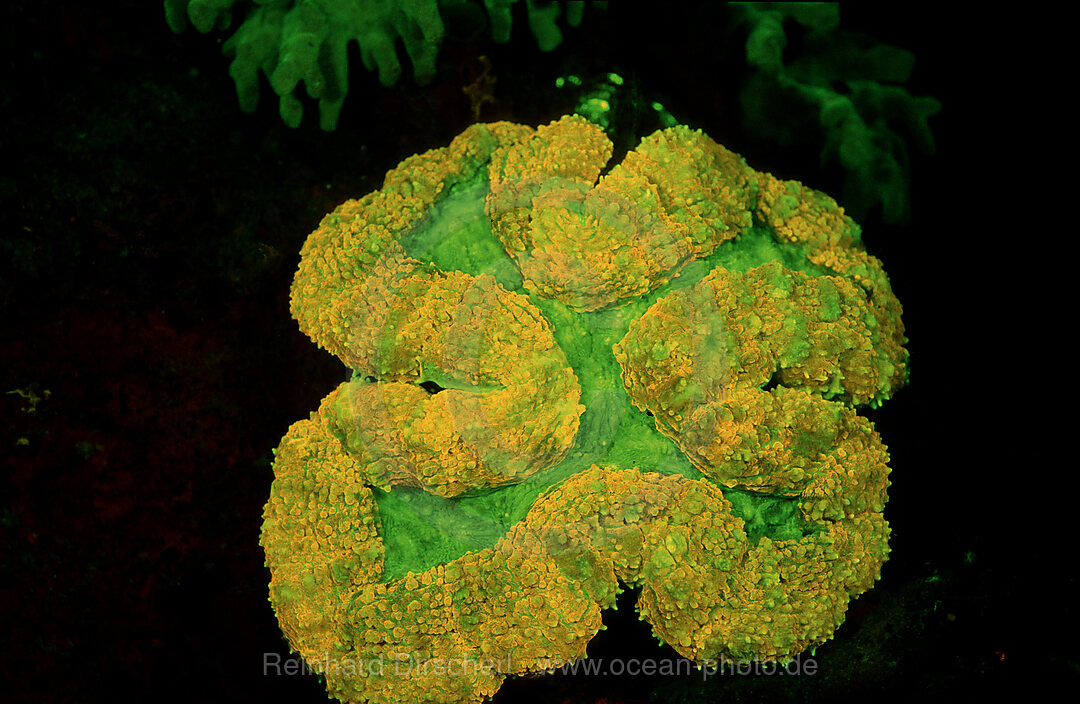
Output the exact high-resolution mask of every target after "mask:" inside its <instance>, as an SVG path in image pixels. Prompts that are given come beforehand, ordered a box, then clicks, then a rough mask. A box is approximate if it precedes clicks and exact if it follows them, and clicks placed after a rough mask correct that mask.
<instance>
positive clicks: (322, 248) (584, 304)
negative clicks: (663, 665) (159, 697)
mask: <svg viewBox="0 0 1080 704" xmlns="http://www.w3.org/2000/svg"><path fill="white" fill-rule="evenodd" d="M268 6H269V4H268ZM611 157H612V144H611V142H610V141H609V140H608V139H607V137H606V136H605V135H604V133H603V132H602V131H601V130H600V129H599V128H598V127H597V126H595V125H593V124H592V123H589V122H587V121H586V120H584V119H583V118H580V117H576V116H574V117H564V118H562V119H560V120H558V121H556V122H553V123H551V124H549V125H546V126H541V127H539V128H536V129H534V128H532V127H528V126H523V125H517V124H511V123H505V122H503V123H492V124H477V125H473V126H472V127H470V128H468V129H467V130H465V132H463V133H462V134H461V135H459V136H458V137H457V138H455V139H454V140H453V141H452V142H451V143H450V145H449V146H447V147H444V148H441V149H434V150H432V151H429V152H427V153H425V154H419V155H416V156H412V157H409V158H408V159H406V160H404V161H403V162H402V163H401V164H400V165H398V167H397V168H395V169H394V170H392V171H391V172H389V173H388V174H387V175H386V179H385V181H384V184H383V186H382V188H381V189H379V190H377V191H375V192H373V193H369V194H367V195H365V196H364V197H362V198H360V199H358V200H350V201H347V202H345V203H343V204H342V205H340V206H339V207H338V208H336V209H335V210H334V211H333V212H332V213H330V214H329V215H327V216H326V217H325V218H324V219H323V221H322V223H321V224H320V225H319V227H318V229H317V230H315V232H313V233H312V234H311V235H310V236H309V238H308V239H307V241H306V243H305V244H304V247H303V249H302V252H301V262H300V267H299V270H298V271H297V274H296V278H295V280H294V282H293V288H292V298H291V303H292V313H293V315H294V317H295V318H296V319H297V320H298V321H299V324H300V327H301V329H302V330H303V331H304V332H305V333H306V334H307V335H308V336H310V337H311V339H312V340H313V341H315V342H316V343H317V344H318V345H319V346H320V347H322V348H325V349H326V350H327V351H329V352H330V353H332V354H334V355H336V356H337V357H338V358H340V359H341V361H342V362H343V363H344V364H345V365H346V366H347V367H349V368H350V369H351V370H352V378H351V380H349V381H347V382H345V383H343V384H341V385H340V386H339V387H338V388H336V389H334V390H333V391H331V392H330V393H329V395H328V396H326V398H325V399H324V400H323V402H322V404H321V406H320V407H319V408H318V410H317V411H315V412H314V413H312V414H311V416H310V417H309V418H308V419H307V420H302V421H300V422H297V423H295V424H294V425H292V427H290V428H289V430H288V433H287V434H286V435H285V437H284V438H283V439H282V441H281V444H280V445H279V447H278V448H277V450H276V452H275V460H274V474H275V479H274V482H273V485H272V487H271V491H270V498H269V501H268V502H267V504H266V508H265V512H264V524H263V528H262V540H261V542H262V545H263V547H264V549H265V552H266V563H267V566H268V567H269V569H270V573H271V583H270V601H271V603H272V604H273V607H274V609H275V611H276V613H277V617H278V621H279V623H280V625H281V628H282V631H283V632H284V634H285V636H286V637H287V638H288V641H289V643H290V645H291V646H292V647H293V648H294V649H295V650H296V651H298V652H299V653H300V654H301V655H302V656H303V658H304V659H305V660H306V661H307V662H308V663H309V664H310V665H311V666H312V667H313V668H314V669H315V670H317V671H319V672H321V673H322V674H323V675H324V676H325V681H326V686H327V689H328V691H329V693H330V695H331V696H333V697H336V698H337V699H340V700H341V701H344V702H380V703H385V704H390V703H404V702H421V701H431V702H479V701H482V700H483V699H484V698H485V697H487V696H490V695H492V694H494V693H495V692H496V691H497V690H498V689H499V686H500V684H501V683H502V681H503V680H504V679H505V678H506V677H507V676H509V675H523V674H536V673H541V672H543V671H545V670H548V669H550V668H551V667H552V666H553V665H559V664H563V663H569V662H573V661H576V660H578V659H581V658H584V657H586V655H587V645H588V643H589V641H590V639H591V638H592V637H593V636H594V635H595V634H596V633H597V632H598V631H599V630H600V629H601V628H603V624H602V621H601V612H602V611H603V610H604V609H607V608H611V607H613V606H614V605H615V600H616V595H617V594H618V592H619V590H620V582H621V583H622V584H624V585H629V586H632V587H638V588H640V597H639V599H638V602H637V611H638V613H639V615H640V617H641V618H642V619H644V620H645V621H647V622H648V623H649V624H650V625H651V626H652V629H653V632H654V633H655V634H656V636H657V637H658V638H659V639H660V640H662V641H663V642H666V643H669V644H670V645H671V647H673V648H674V649H675V651H676V652H678V653H679V654H680V655H681V656H683V657H685V658H687V659H689V660H691V661H693V662H695V663H698V664H705V663H708V662H715V661H716V660H717V659H719V658H733V659H744V658H745V659H756V660H781V661H782V660H785V659H787V658H790V657H793V656H795V655H797V654H799V653H801V652H802V651H804V650H806V649H808V648H813V647H815V646H817V645H819V644H821V643H823V642H825V641H826V640H828V639H829V638H831V637H832V635H833V633H834V632H835V630H836V629H837V628H838V627H839V625H840V624H841V623H842V622H843V620H844V615H845V612H846V610H847V607H848V604H849V602H850V601H851V599H853V598H855V597H856V596H858V595H860V594H862V593H863V592H865V591H866V590H868V589H870V588H871V586H872V585H873V584H874V582H875V580H877V579H878V578H879V576H880V569H881V566H882V564H883V563H884V561H885V560H886V558H887V555H888V552H889V545H888V540H889V526H888V523H887V522H886V521H885V519H884V517H883V510H884V507H885V503H886V500H887V495H886V489H887V487H888V486H889V480H888V475H889V468H888V465H887V462H888V455H887V453H886V448H885V447H884V445H883V444H882V442H881V439H880V437H879V436H878V434H877V433H876V432H875V430H874V427H873V425H872V424H871V423H870V421H868V420H867V419H866V418H865V417H863V416H861V415H860V414H859V413H858V409H859V407H862V406H867V405H870V406H876V405H877V404H880V403H881V402H883V401H885V400H886V399H888V398H889V396H890V395H891V394H892V393H894V392H895V391H896V389H897V388H899V387H900V386H901V385H903V383H904V382H905V380H906V378H907V353H906V351H905V350H904V347H903V344H904V342H905V338H904V328H903V324H902V323H901V320H900V314H901V309H900V304H899V302H898V301H897V300H896V298H895V296H894V295H893V293H892V290H891V288H890V285H889V281H888V278H887V277H886V275H885V273H884V271H883V270H882V267H881V264H880V262H879V261H878V260H877V259H875V258H874V257H873V256H871V255H869V254H867V252H866V250H865V248H864V247H863V245H862V242H861V236H860V230H859V227H858V226H857V225H856V224H855V222H853V221H852V220H851V219H850V218H849V217H848V216H847V215H845V213H844V211H843V210H842V209H841V208H840V207H838V206H837V204H836V202H835V201H833V199H832V198H830V197H828V196H826V195H825V194H823V193H820V192H817V191H814V190H812V189H809V188H806V187H804V186H802V185H801V184H800V183H798V182H795V181H781V180H779V179H776V178H774V177H773V176H771V175H769V174H767V173H760V172H757V171H755V170H754V169H752V168H750V167H749V166H748V165H747V164H746V162H745V161H744V160H743V159H742V158H741V157H739V156H738V155H736V154H733V153H732V152H730V151H728V150H726V149H725V148H724V147H722V146H720V145H719V144H717V143H716V142H714V141H712V140H711V139H709V138H708V137H707V136H705V135H704V134H703V133H701V132H700V131H694V130H691V129H688V128H686V127H681V126H679V127H672V128H668V129H664V130H661V131H659V132H656V133H654V134H652V135H650V136H648V137H646V138H644V139H643V140H641V143H640V144H639V145H638V147H637V148H636V149H634V150H632V151H630V152H629V153H628V154H627V155H626V156H625V158H623V159H622V160H621V162H619V163H617V164H614V165H612V164H609V161H610V160H611ZM440 663H441V664H442V665H440ZM447 663H458V665H459V666H458V667H456V668H455V667H453V666H447V665H446V664H447Z"/></svg>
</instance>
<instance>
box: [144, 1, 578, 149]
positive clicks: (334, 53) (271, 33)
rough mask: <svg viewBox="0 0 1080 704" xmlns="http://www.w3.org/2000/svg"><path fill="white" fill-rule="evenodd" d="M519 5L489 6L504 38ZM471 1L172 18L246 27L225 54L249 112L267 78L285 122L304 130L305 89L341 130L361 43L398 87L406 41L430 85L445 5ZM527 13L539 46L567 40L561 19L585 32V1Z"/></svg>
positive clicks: (206, 26) (204, 11) (169, 4)
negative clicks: (355, 50)
mask: <svg viewBox="0 0 1080 704" xmlns="http://www.w3.org/2000/svg"><path fill="white" fill-rule="evenodd" d="M513 2H515V0H484V6H485V7H486V9H487V13H488V18H489V22H490V25H491V35H492V39H494V40H495V41H496V42H506V41H508V40H509V39H510V28H511V8H512V6H513ZM464 4H467V0H443V2H439V1H438V0H165V18H166V20H167V21H168V23H169V27H171V28H172V30H173V31H174V32H176V33H180V32H182V31H184V29H185V28H186V27H187V26H188V24H189V22H190V24H191V25H193V26H194V27H195V29H197V30H198V31H199V32H201V33H203V34H206V33H207V32H210V31H211V30H227V29H229V28H230V27H231V26H233V25H234V23H236V22H238V23H239V26H238V27H237V29H236V31H235V32H234V33H233V35H232V36H231V37H230V38H229V39H228V40H227V41H226V42H225V44H224V47H223V48H224V52H225V55H226V56H228V57H230V58H232V64H231V65H230V67H229V74H230V75H231V76H232V78H233V80H234V81H235V82H236V92H237V95H238V97H239V98H240V109H241V110H243V111H244V112H248V113H250V112H254V110H255V108H256V106H257V105H258V100H259V74H260V73H262V74H263V75H265V76H266V77H267V78H268V79H269V81H270V85H271V87H272V88H273V89H274V92H275V93H276V94H277V95H278V99H279V109H280V112H281V118H282V120H284V121H285V124H287V125H289V126H290V127H297V126H298V125H299V124H300V120H301V118H302V117H303V111H304V106H303V101H302V97H301V91H300V84H301V83H303V84H304V88H305V89H306V92H307V95H308V96H309V97H310V98H312V99H314V100H317V101H318V103H319V123H320V125H321V126H322V128H323V129H324V130H333V129H335V128H336V127H337V121H338V116H339V114H340V113H341V107H342V104H343V103H344V101H345V95H346V93H347V92H348V86H349V80H348V79H349V64H348V51H347V50H348V46H349V43H350V42H352V41H355V42H356V43H357V45H358V46H359V47H360V54H361V57H362V58H363V61H364V66H365V67H366V68H367V69H368V70H369V71H377V72H378V74H379V81H380V82H381V83H382V84H383V85H387V86H389V85H393V84H394V83H396V82H397V81H398V79H399V78H400V77H401V73H402V67H401V62H400V61H399V60H398V56H397V51H396V49H395V45H396V44H397V42H398V41H400V42H401V44H402V46H403V47H404V49H405V53H406V54H407V55H408V57H409V61H410V62H411V63H412V66H413V75H414V77H415V79H416V81H417V82H418V83H421V84H423V83H427V82H428V81H430V80H431V79H432V78H433V77H434V76H435V59H436V56H437V55H438V52H439V45H440V44H441V43H442V39H443V34H444V28H443V21H442V16H441V14H440V7H441V8H443V9H452V8H454V7H458V6H461V5H464ZM526 8H527V10H528V16H529V29H530V30H531V31H532V34H533V36H534V37H535V38H536V41H537V44H538V45H539V47H540V49H541V50H542V51H550V50H552V49H554V48H555V47H556V46H558V45H559V43H560V42H561V41H562V31H561V30H560V29H559V25H558V21H559V19H560V17H562V16H563V15H564V14H565V18H566V22H567V24H568V25H570V26H572V27H575V26H577V25H578V24H579V23H580V22H581V19H582V16H583V14H584V1H583V0H573V1H570V2H566V3H556V2H550V3H546V2H538V1H536V0H526Z"/></svg>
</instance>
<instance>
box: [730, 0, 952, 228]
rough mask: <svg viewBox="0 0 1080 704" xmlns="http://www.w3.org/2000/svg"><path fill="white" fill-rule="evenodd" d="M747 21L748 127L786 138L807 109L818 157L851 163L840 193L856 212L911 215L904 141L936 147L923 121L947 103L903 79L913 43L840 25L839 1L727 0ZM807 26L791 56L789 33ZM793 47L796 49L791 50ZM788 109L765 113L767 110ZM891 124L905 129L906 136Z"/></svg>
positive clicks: (898, 218) (892, 217)
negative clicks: (906, 45)
mask: <svg viewBox="0 0 1080 704" xmlns="http://www.w3.org/2000/svg"><path fill="white" fill-rule="evenodd" d="M731 7H732V8H733V10H734V12H735V14H736V16H737V18H738V19H739V20H740V21H742V22H745V23H746V24H747V25H748V26H749V33H748V35H747V39H746V60H747V63H748V64H749V65H750V67H751V68H753V69H756V73H755V74H754V75H753V76H751V77H750V78H749V79H748V80H747V82H746V85H745V87H744V89H743V93H742V96H741V102H742V108H743V115H744V118H745V121H746V126H747V129H748V131H750V132H751V133H752V134H755V135H756V136H757V137H759V138H761V139H765V140H768V141H773V142H778V143H780V144H781V145H785V144H790V143H792V142H794V141H795V140H796V139H799V138H802V137H804V136H805V135H802V134H799V132H800V131H802V130H803V129H805V127H806V123H805V122H803V123H800V121H799V119H798V115H800V114H804V115H810V116H811V118H810V119H812V120H814V121H816V123H817V126H818V127H819V128H820V129H821V130H822V131H823V132H824V140H825V143H824V146H823V147H822V150H821V158H822V161H823V162H824V163H829V162H833V163H838V164H839V165H840V166H841V167H842V168H843V169H844V172H845V181H844V192H843V195H842V197H841V201H842V202H843V203H844V205H845V208H847V210H848V211H849V212H850V213H851V215H852V216H853V217H855V218H856V219H860V218H863V217H865V215H866V213H867V212H868V211H869V210H870V208H872V207H874V206H875V205H878V204H880V205H881V208H882V213H881V215H882V219H883V220H884V221H885V222H893V223H898V222H904V221H906V220H907V219H908V216H909V209H910V205H909V199H908V181H909V161H908V151H907V141H906V140H905V136H906V137H907V138H908V139H910V140H911V141H912V142H913V143H914V145H915V147H916V149H918V150H919V151H920V152H922V153H925V154H931V153H933V151H934V137H933V135H932V134H931V132H930V127H929V125H928V124H927V120H928V119H929V118H930V117H932V116H933V115H935V114H937V113H938V112H939V111H940V110H941V103H940V102H939V101H937V100H936V99H934V98H931V97H926V96H913V95H911V94H910V93H908V91H907V90H906V89H905V88H903V87H902V85H901V84H903V83H906V82H907V80H908V79H909V78H910V76H911V71H912V68H913V67H914V64H915V56H914V54H912V53H911V52H910V51H907V50H905V49H901V48H898V47H894V46H887V45H882V44H879V43H877V42H876V41H875V40H873V39H871V38H869V37H866V36H864V35H861V34H858V33H855V32H850V31H847V30H843V29H840V27H839V25H840V10H839V5H838V4H836V3H786V2H775V3H731ZM785 27H789V28H790V27H794V28H795V29H796V31H798V32H801V33H802V34H803V36H802V41H801V49H800V50H799V51H798V52H797V55H796V56H785V55H784V49H785V47H786V46H787V44H788V33H787V30H785ZM793 53H795V52H793ZM768 114H771V115H783V114H786V115H789V118H788V119H786V120H778V119H774V120H762V119H760V116H761V115H768ZM894 128H899V129H900V130H901V132H902V133H903V134H904V135H905V136H901V133H900V132H898V131H897V130H896V129H894Z"/></svg>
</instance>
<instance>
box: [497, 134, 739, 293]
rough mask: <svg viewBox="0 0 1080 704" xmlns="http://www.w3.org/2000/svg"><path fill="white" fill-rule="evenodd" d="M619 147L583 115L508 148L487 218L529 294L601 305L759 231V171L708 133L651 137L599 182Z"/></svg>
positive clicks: (503, 153)
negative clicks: (754, 223)
mask: <svg viewBox="0 0 1080 704" xmlns="http://www.w3.org/2000/svg"><path fill="white" fill-rule="evenodd" d="M611 151H612V146H611V142H610V141H609V140H608V139H607V137H606V136H605V135H604V134H603V132H601V131H600V128H598V127H597V126H595V125H593V124H591V123H589V122H587V121H586V120H584V119H583V118H580V117H577V116H569V117H564V118H562V119H560V120H558V121H556V122H554V123H552V124H551V125H548V126H547V127H541V128H540V129H538V130H537V131H536V133H535V134H534V135H533V136H532V137H531V138H530V139H528V140H524V141H520V142H516V143H514V144H510V145H508V146H507V147H505V148H503V149H502V150H500V152H499V153H497V154H496V155H495V156H494V157H493V159H492V164H491V167H490V169H489V173H490V179H491V191H490V193H489V194H488V200H487V213H488V216H489V217H490V219H491V224H492V230H493V232H494V233H495V235H496V236H497V237H498V238H499V239H500V241H501V242H502V244H503V246H504V247H505V249H506V251H507V253H508V254H509V255H510V256H511V257H513V258H514V260H515V261H516V262H517V264H518V266H519V267H520V269H521V272H522V275H523V277H524V278H525V286H526V288H527V289H529V290H530V291H533V292H536V293H537V294H539V295H541V296H543V297H545V298H554V299H556V300H559V301H561V302H563V303H565V304H566V305H568V306H570V307H571V308H573V309H574V310H577V311H594V310H600V309H602V308H606V307H609V306H611V305H613V304H616V303H619V302H622V301H625V300H627V299H630V298H633V297H636V296H640V295H641V294H643V293H647V292H649V291H652V290H654V289H656V288H657V287H658V286H660V285H661V284H663V283H665V282H667V281H668V280H670V279H671V277H673V276H675V275H676V274H677V273H678V272H679V270H680V269H681V268H682V267H683V265H684V264H686V262H687V261H689V260H690V259H691V258H698V257H701V256H704V255H707V254H709V253H710V252H711V251H712V250H713V249H715V248H716V246H717V245H719V244H720V243H722V242H724V241H726V240H730V239H732V238H734V237H735V236H737V235H738V234H739V233H740V232H742V231H743V230H745V229H746V228H747V227H749V226H750V223H751V211H752V208H753V205H754V201H753V193H754V188H755V187H756V186H755V175H756V174H755V172H754V171H753V170H752V169H750V168H749V167H747V166H746V164H745V162H743V160H742V159H741V158H740V157H738V156H737V155H735V154H732V153H731V152H729V151H727V150H726V149H724V148H723V147H721V146H720V145H718V144H716V143H715V142H713V141H712V140H711V139H709V138H708V137H706V136H704V135H703V134H702V133H701V132H695V131H691V130H689V129H687V128H685V127H674V128H671V129H667V130H663V131H661V132H657V133H656V134H654V135H652V136H650V137H647V138H646V139H644V140H642V142H641V145H640V146H639V147H638V148H637V149H635V150H634V151H632V152H631V153H630V154H628V155H627V156H626V158H625V159H624V160H623V162H622V163H621V164H618V165H616V166H615V167H614V168H613V169H612V170H611V172H610V173H608V174H606V175H605V176H603V177H602V178H601V177H600V172H601V169H602V168H603V166H604V165H605V164H606V163H607V161H608V160H609V159H610V158H611Z"/></svg>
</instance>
